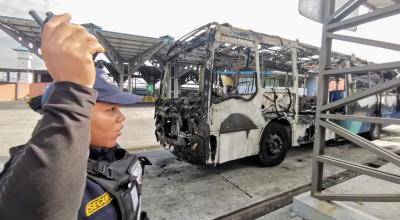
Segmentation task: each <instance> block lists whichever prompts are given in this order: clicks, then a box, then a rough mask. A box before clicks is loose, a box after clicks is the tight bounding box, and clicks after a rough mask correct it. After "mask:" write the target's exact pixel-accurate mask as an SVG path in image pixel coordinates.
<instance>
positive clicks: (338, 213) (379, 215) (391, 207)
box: [293, 164, 400, 220]
mask: <svg viewBox="0 0 400 220" xmlns="http://www.w3.org/2000/svg"><path fill="white" fill-rule="evenodd" d="M379 170H382V171H386V172H390V173H393V174H397V175H400V168H399V167H397V166H395V165H393V164H386V165H384V166H382V167H381V168H379ZM324 192H329V193H349V194H350V193H353V194H357V193H360V194H363V193H364V194H366V193H369V194H371V193H379V194H400V185H399V184H395V183H391V182H387V181H383V180H380V179H376V178H373V177H369V176H366V175H361V176H358V177H356V178H353V179H351V180H348V181H346V182H343V183H341V184H338V185H336V186H333V187H331V188H329V189H327V190H325V191H324ZM293 210H294V212H295V213H296V214H297V215H299V216H301V217H302V218H304V219H307V220H313V219H318V220H334V219H340V220H341V219H344V220H347V219H348V220H356V219H360V220H361V219H362V220H364V219H365V220H377V219H382V220H384V219H387V220H392V219H400V202H397V203H395V202H341V201H340V202H339V201H333V202H325V201H321V200H318V199H316V198H313V197H311V196H310V193H309V192H307V193H304V194H302V195H299V196H297V197H295V198H294V199H293Z"/></svg>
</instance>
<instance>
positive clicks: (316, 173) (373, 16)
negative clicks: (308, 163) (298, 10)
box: [311, 0, 400, 202]
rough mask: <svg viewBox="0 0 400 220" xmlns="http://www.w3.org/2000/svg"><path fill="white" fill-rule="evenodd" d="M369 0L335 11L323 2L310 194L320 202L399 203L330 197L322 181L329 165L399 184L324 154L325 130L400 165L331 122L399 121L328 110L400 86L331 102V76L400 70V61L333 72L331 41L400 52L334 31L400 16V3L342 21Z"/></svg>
mask: <svg viewBox="0 0 400 220" xmlns="http://www.w3.org/2000/svg"><path fill="white" fill-rule="evenodd" d="M365 2H366V0H349V2H348V3H346V4H344V5H343V6H342V7H341V8H339V9H338V10H337V11H336V12H335V11H334V8H335V0H324V7H323V8H324V12H323V17H324V18H326V19H324V21H323V30H322V43H321V52H320V64H319V70H320V72H319V77H318V94H320V96H319V98H318V99H317V112H316V119H315V120H316V121H315V128H316V133H315V142H314V158H313V170H312V184H311V195H312V196H314V197H316V198H318V199H321V200H337V201H365V202H378V201H379V202H399V201H400V194H328V193H323V192H322V190H323V189H322V179H323V168H324V164H325V163H326V164H330V165H334V166H337V167H341V168H343V169H348V170H352V171H355V172H358V173H361V174H365V175H369V176H372V177H375V178H379V179H382V180H386V181H389V182H393V183H397V184H400V176H399V175H395V174H391V173H387V172H383V171H380V170H377V169H374V168H371V167H367V166H363V165H360V164H355V163H352V162H349V161H344V160H341V159H338V158H333V157H330V156H327V155H324V151H325V134H326V129H329V130H331V131H333V132H334V133H336V134H338V135H339V136H342V137H344V138H345V139H347V140H349V141H351V142H353V143H354V144H356V145H358V146H360V147H363V148H365V149H367V150H369V151H370V152H372V153H374V154H376V155H378V156H379V157H382V158H384V159H385V160H387V161H389V162H391V163H393V164H395V165H397V166H400V156H398V155H396V154H395V153H393V152H391V151H389V150H386V149H384V148H382V147H379V146H377V145H375V144H373V143H372V142H370V141H368V140H366V139H364V138H362V137H360V136H358V135H356V134H354V133H351V132H350V131H348V130H346V129H344V128H342V127H340V126H338V125H336V124H335V123H333V122H331V121H329V120H349V119H350V120H355V121H363V122H369V123H374V124H385V125H388V124H400V119H389V118H380V117H360V116H351V115H339V114H329V110H332V109H335V108H338V107H341V106H345V105H346V104H349V103H352V102H355V101H358V100H360V99H363V98H366V97H368V96H371V95H374V94H379V93H381V92H384V91H387V90H389V89H392V88H395V87H399V86H400V78H396V79H392V80H390V81H387V82H385V83H382V84H379V85H376V86H374V87H372V88H370V89H368V90H366V91H363V92H359V93H357V94H355V95H350V96H347V97H345V98H343V99H341V100H338V101H334V102H331V103H328V88H329V87H328V83H329V76H343V75H347V74H368V72H371V71H382V70H389V69H397V68H400V62H390V63H383V64H370V65H366V66H359V67H349V68H337V69H331V63H330V60H331V55H332V54H331V53H332V50H331V49H332V40H333V39H335V40H341V41H347V42H352V43H358V44H364V45H369V46H374V47H379V48H385V49H392V50H397V51H398V50H399V49H400V45H398V44H392V43H387V42H382V41H376V40H369V39H364V38H357V37H350V36H344V35H339V34H334V33H333V32H335V31H338V30H343V29H346V28H350V27H354V26H357V25H360V24H364V23H367V22H371V21H374V20H378V19H382V18H385V17H389V16H392V15H395V14H399V13H400V3H396V4H393V5H390V6H387V7H385V8H379V9H375V10H374V11H372V12H368V13H366V14H363V15H358V16H356V17H353V18H349V19H346V20H343V19H344V18H345V17H346V16H347V15H349V14H350V13H351V12H352V11H353V10H355V9H357V8H358V7H359V6H360V5H362V4H364V3H365Z"/></svg>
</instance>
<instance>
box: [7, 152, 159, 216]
mask: <svg viewBox="0 0 400 220" xmlns="http://www.w3.org/2000/svg"><path fill="white" fill-rule="evenodd" d="M25 148H26V146H25V145H20V146H16V147H12V148H10V155H11V158H10V159H9V161H7V163H6V164H4V169H3V171H1V172H0V177H1V176H3V175H5V174H6V173H8V172H10V170H9V169H8V167H9V166H10V165H11V164H12V163H14V161H16V160H17V158H18V157H19V156H20V155H21V153H22V152H23V151H24V150H25ZM146 165H151V163H150V161H149V160H148V159H147V158H146V157H138V156H137V155H134V154H129V153H126V154H125V156H124V157H123V158H121V159H119V160H116V161H113V162H106V161H96V160H92V159H89V160H88V168H87V178H89V179H90V180H92V181H94V182H95V183H97V184H99V185H100V186H101V187H103V188H104V189H105V190H106V191H107V192H108V193H109V194H111V195H112V196H113V199H115V200H116V201H117V204H118V206H117V208H118V210H119V213H120V217H121V218H120V219H121V220H146V219H148V218H147V216H146V213H145V212H142V211H141V197H142V177H143V172H144V167H145V166H146Z"/></svg>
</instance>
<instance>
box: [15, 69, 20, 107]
mask: <svg viewBox="0 0 400 220" xmlns="http://www.w3.org/2000/svg"><path fill="white" fill-rule="evenodd" d="M20 80H21V73H20V72H18V73H17V83H16V84H15V100H18V96H19V84H20Z"/></svg>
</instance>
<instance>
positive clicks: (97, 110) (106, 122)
mask: <svg viewBox="0 0 400 220" xmlns="http://www.w3.org/2000/svg"><path fill="white" fill-rule="evenodd" d="M124 120H125V117H124V115H123V114H122V113H121V111H120V109H119V105H118V104H111V103H106V102H97V103H96V105H95V106H94V109H93V112H92V121H91V129H90V134H91V140H90V144H93V145H96V146H99V147H113V146H114V145H115V143H116V142H117V138H118V137H119V136H120V135H121V130H122V128H123V127H124V124H123V121H124Z"/></svg>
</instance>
